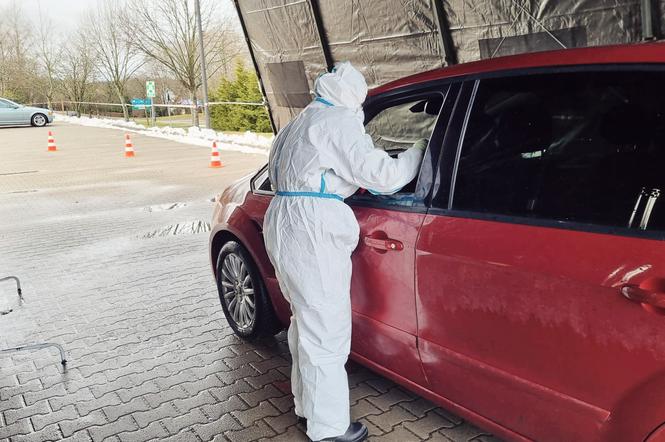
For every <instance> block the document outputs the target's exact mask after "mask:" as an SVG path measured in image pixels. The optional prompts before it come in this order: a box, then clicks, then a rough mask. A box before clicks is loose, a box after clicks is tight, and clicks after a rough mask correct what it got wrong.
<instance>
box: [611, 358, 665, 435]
mask: <svg viewBox="0 0 665 442" xmlns="http://www.w3.org/2000/svg"><path fill="white" fill-rule="evenodd" d="M663 392H665V370H663V371H660V372H658V373H656V374H655V375H653V376H652V377H651V378H649V379H647V380H645V381H644V382H642V383H641V384H638V385H636V386H635V387H634V388H632V389H631V390H629V391H628V392H627V393H626V394H625V395H624V396H623V398H622V399H621V400H620V401H619V403H618V404H617V406H616V407H614V409H613V410H612V412H611V414H610V417H609V419H608V420H607V423H606V424H605V425H604V429H603V435H602V436H601V438H600V440H607V441H617V442H618V441H627V440H634V441H645V440H646V441H649V442H656V441H657V442H665V428H664V425H665V401H663Z"/></svg>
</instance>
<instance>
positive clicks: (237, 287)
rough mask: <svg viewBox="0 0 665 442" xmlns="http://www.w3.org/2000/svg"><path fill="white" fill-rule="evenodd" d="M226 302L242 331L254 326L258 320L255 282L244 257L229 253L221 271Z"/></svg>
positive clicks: (234, 320)
mask: <svg viewBox="0 0 665 442" xmlns="http://www.w3.org/2000/svg"><path fill="white" fill-rule="evenodd" d="M220 276H221V282H222V292H223V298H224V304H225V305H226V308H227V310H228V312H229V314H230V316H231V318H232V319H233V322H235V324H236V327H237V328H238V329H239V330H241V331H246V330H249V329H251V328H252V326H253V325H254V321H255V320H256V297H255V295H254V284H253V283H252V277H251V276H250V274H249V271H248V270H247V266H246V265H245V262H244V261H243V260H242V258H241V257H240V256H238V255H236V254H235V253H229V254H228V255H226V257H225V258H224V261H223V262H222V271H221V275H220Z"/></svg>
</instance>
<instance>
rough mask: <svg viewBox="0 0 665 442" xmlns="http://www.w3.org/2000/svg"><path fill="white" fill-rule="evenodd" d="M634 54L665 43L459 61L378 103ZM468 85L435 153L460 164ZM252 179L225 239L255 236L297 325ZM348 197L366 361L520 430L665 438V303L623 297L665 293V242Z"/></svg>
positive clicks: (268, 274)
mask: <svg viewBox="0 0 665 442" xmlns="http://www.w3.org/2000/svg"><path fill="white" fill-rule="evenodd" d="M631 63H636V64H641V65H644V64H645V63H647V64H648V63H661V64H662V63H665V44H662V43H654V44H642V45H628V46H619V47H606V48H592V49H575V50H570V51H554V52H548V53H540V54H529V55H528V56H514V57H504V58H497V59H493V60H485V61H481V62H477V63H470V64H467V65H459V66H454V67H449V68H444V69H441V70H437V71H431V72H428V73H424V74H420V75H416V76H413V77H409V78H406V79H403V80H399V81H397V82H393V83H390V84H388V85H385V86H382V87H380V88H378V89H375V90H373V91H372V92H371V96H372V97H374V98H373V99H372V100H370V102H373V103H381V100H382V99H383V98H382V96H383V94H389V95H390V96H391V97H392V96H394V94H401V93H402V92H403V91H407V90H414V91H417V90H418V88H419V87H420V86H421V85H422V87H423V88H424V87H429V88H431V86H432V83H431V82H432V81H443V82H444V83H445V82H447V83H450V79H459V80H460V81H462V80H466V78H467V77H470V78H471V79H473V77H474V76H477V75H493V73H494V72H504V73H505V72H506V71H513V70H516V72H517V71H519V70H524V69H526V70H529V69H532V68H537V69H540V68H547V67H560V66H572V65H584V66H586V65H589V64H594V65H598V64H607V65H608V66H609V65H618V64H631ZM624 67H626V66H624ZM476 78H479V77H476ZM454 81H455V80H453V82H454ZM472 85H473V81H465V84H464V86H463V87H462V90H463V93H460V94H459V96H458V98H457V100H458V103H457V104H456V105H455V110H454V111H453V115H452V117H451V118H450V125H452V126H448V130H447V131H446V137H445V141H443V148H442V151H441V153H440V154H439V155H441V158H443V159H447V160H448V161H449V160H450V152H451V146H452V149H456V148H457V146H458V137H459V134H460V133H463V131H462V130H461V127H462V125H463V121H464V113H465V112H466V108H467V106H466V103H467V102H468V100H470V99H472V98H473V93H472V91H471V86H472ZM386 101H389V100H386ZM464 124H465V123H464ZM448 144H450V146H447V145H448ZM453 157H454V155H453ZM442 161H443V160H442ZM444 170H446V168H445V167H440V168H438V170H436V171H432V172H431V173H437V176H436V177H429V178H428V177H425V179H431V180H432V181H434V182H435V183H434V184H432V186H433V188H434V193H435V194H437V193H438V192H439V191H441V192H444V193H445V189H446V187H447V186H448V187H450V179H451V178H450V176H446V174H448V175H452V173H453V171H452V167H450V168H448V172H442V171H444ZM439 175H441V176H439ZM247 183H248V182H247V181H246V182H245V183H244V184H243V185H242V186H240V187H235V188H234V187H233V186H232V188H231V190H228V191H227V192H225V195H227V194H229V195H235V197H234V198H233V200H234V202H232V203H229V202H226V203H224V204H227V205H229V207H231V206H232V205H233V204H235V207H234V208H229V209H220V210H218V211H217V212H218V213H217V214H216V219H215V223H216V225H215V228H214V229H213V236H215V235H217V233H220V234H224V232H225V231H228V232H230V233H232V234H233V235H234V236H235V237H237V238H238V239H239V240H240V241H241V242H242V243H243V244H245V245H246V246H247V248H248V249H249V250H250V252H251V253H252V256H253V257H254V258H255V260H256V261H257V263H258V265H259V268H260V270H261V273H262V276H263V277H264V281H265V283H266V286H267V288H268V290H269V292H270V296H271V299H272V301H273V304H274V305H275V310H276V311H277V313H278V316H279V317H280V319H281V320H282V322H283V323H284V324H285V325H286V324H288V318H289V315H290V313H289V307H288V304H287V303H286V301H285V300H284V299H283V297H282V296H281V293H280V292H279V285H278V283H277V281H276V279H275V276H274V270H273V269H272V266H271V265H270V263H269V260H268V259H267V256H266V253H265V247H264V245H263V239H262V236H261V225H262V222H263V214H264V213H265V210H266V209H267V207H268V204H269V202H270V199H271V196H270V195H269V194H268V192H251V191H250V190H249V185H248V184H247ZM243 192H244V193H245V194H243ZM239 195H242V196H239ZM431 198H433V200H432V201H429V200H427V202H428V204H429V203H432V202H435V200H436V197H435V195H432V197H431ZM349 204H350V205H351V207H352V208H353V209H354V212H355V213H356V216H357V218H358V221H359V225H360V228H361V235H360V241H359V245H358V248H357V250H356V251H355V252H354V254H353V256H352V259H353V264H354V266H353V269H354V274H353V278H352V293H351V296H352V305H353V311H354V313H353V327H354V328H353V338H352V348H351V357H352V358H353V359H354V360H357V361H359V362H360V363H362V364H364V365H366V366H368V367H370V368H372V369H374V370H376V371H378V372H379V373H381V374H383V375H385V376H387V377H389V378H390V379H393V380H395V381H396V382H398V383H400V384H401V385H403V386H405V387H406V388H409V389H411V390H413V391H415V392H417V393H418V394H421V395H422V396H424V397H426V398H427V399H430V400H433V401H434V402H436V403H437V404H439V405H441V406H443V407H446V408H448V409H450V410H451V411H453V412H456V413H458V414H460V415H461V416H462V417H464V418H467V419H469V420H471V421H472V422H474V423H476V424H478V425H480V426H482V427H483V428H486V429H487V430H490V431H492V432H493V433H494V434H496V435H497V436H500V437H503V438H505V439H508V440H543V441H549V440H551V441H561V440H585V441H586V440H588V441H594V440H596V441H641V440H646V439H647V438H648V437H651V438H652V439H653V440H660V439H661V438H663V434H665V430H662V429H661V428H662V427H661V425H663V422H665V401H663V400H662V392H663V391H665V341H663V339H662V338H661V337H662V335H663V333H662V331H663V328H664V327H665V325H663V324H664V322H663V321H665V316H663V314H662V313H664V312H663V311H661V310H657V309H654V308H647V307H643V306H642V305H640V304H637V303H634V302H631V301H630V300H628V299H625V298H624V297H622V295H621V287H622V286H625V285H627V284H633V285H635V286H639V287H640V288H643V289H645V290H655V291H665V248H663V246H662V244H663V243H662V239H663V238H662V237H658V236H657V235H656V236H651V237H649V236H648V235H646V236H645V235H640V234H639V232H638V233H636V234H632V233H630V234H625V232H624V233H621V232H617V231H616V229H614V230H613V229H605V228H595V227H594V228H591V227H593V226H590V227H589V228H585V227H584V226H580V225H567V224H566V223H554V222H548V223H542V224H537V223H536V224H532V223H529V222H525V221H524V220H523V219H511V218H510V217H495V218H492V217H489V218H488V217H486V218H483V217H474V216H473V215H472V214H469V213H461V212H455V211H452V210H440V209H436V208H430V209H429V210H399V209H397V208H391V207H386V206H381V205H374V206H372V205H363V204H356V201H354V199H353V198H352V199H351V200H349ZM225 210H226V211H227V212H229V213H228V214H227V215H225V216H218V215H219V214H220V213H221V212H224V211H225ZM236 212H237V213H236ZM377 233H378V236H377V235H375V234H377ZM367 236H373V237H375V238H376V237H380V238H384V237H385V238H391V239H395V240H399V241H401V242H402V244H403V245H404V249H403V250H401V251H399V252H389V251H386V252H385V253H384V252H378V251H377V250H375V249H373V248H371V247H368V246H367V244H366V243H365V240H364V238H365V237H367ZM213 243H214V241H213V242H211V250H212V252H211V258H212V259H213V260H214V259H216V255H215V253H214V250H215V247H217V246H215V245H214V244H213ZM656 429H659V430H656Z"/></svg>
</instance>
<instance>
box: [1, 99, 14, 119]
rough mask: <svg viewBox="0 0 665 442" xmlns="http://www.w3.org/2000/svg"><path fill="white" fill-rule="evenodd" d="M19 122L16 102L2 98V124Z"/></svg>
mask: <svg viewBox="0 0 665 442" xmlns="http://www.w3.org/2000/svg"><path fill="white" fill-rule="evenodd" d="M17 122H18V119H17V114H16V109H15V106H14V104H12V103H10V102H9V101H6V100H3V99H0V124H2V125H9V124H16V123H17Z"/></svg>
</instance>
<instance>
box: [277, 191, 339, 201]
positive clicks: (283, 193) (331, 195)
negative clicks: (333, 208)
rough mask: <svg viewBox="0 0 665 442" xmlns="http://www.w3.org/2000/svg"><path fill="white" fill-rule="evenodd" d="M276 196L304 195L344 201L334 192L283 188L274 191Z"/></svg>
mask: <svg viewBox="0 0 665 442" xmlns="http://www.w3.org/2000/svg"><path fill="white" fill-rule="evenodd" d="M276 195H277V196H304V197H309V198H323V199H328V200H339V201H344V198H342V197H341V196H339V195H335V194H334V193H321V192H286V191H283V190H278V191H277V192H276Z"/></svg>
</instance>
